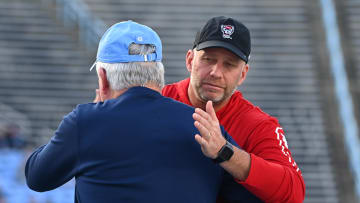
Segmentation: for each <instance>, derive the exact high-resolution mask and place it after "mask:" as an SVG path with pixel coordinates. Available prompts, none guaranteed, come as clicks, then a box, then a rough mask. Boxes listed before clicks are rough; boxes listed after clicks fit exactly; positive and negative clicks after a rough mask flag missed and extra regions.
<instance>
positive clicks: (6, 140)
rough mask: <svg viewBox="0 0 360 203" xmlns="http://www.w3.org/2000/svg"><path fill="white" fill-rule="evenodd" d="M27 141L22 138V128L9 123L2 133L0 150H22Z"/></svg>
mask: <svg viewBox="0 0 360 203" xmlns="http://www.w3.org/2000/svg"><path fill="white" fill-rule="evenodd" d="M25 143H26V142H25V141H24V139H23V138H22V137H21V134H20V127H19V126H18V125H17V124H15V123H9V124H7V125H5V126H3V127H2V130H1V131H0V148H12V149H22V148H23V147H25Z"/></svg>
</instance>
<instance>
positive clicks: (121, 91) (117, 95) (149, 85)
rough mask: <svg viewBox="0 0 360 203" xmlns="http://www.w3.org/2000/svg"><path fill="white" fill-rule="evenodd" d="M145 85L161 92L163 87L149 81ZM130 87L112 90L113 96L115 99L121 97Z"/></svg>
mask: <svg viewBox="0 0 360 203" xmlns="http://www.w3.org/2000/svg"><path fill="white" fill-rule="evenodd" d="M134 87H136V86H134ZM143 87H146V88H149V89H152V90H154V91H157V92H159V93H160V94H161V89H160V87H158V86H157V85H154V84H151V83H148V84H146V85H144V86H143ZM128 89H129V88H124V89H121V90H112V93H111V98H113V99H115V98H117V97H119V96H120V95H122V94H124V93H125V92H126V91H127V90H128Z"/></svg>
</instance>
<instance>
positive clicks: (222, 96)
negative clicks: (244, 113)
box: [195, 82, 236, 104]
mask: <svg viewBox="0 0 360 203" xmlns="http://www.w3.org/2000/svg"><path fill="white" fill-rule="evenodd" d="M235 90H236V87H234V88H233V89H232V90H229V88H228V87H227V88H225V89H224V92H222V93H221V94H220V95H218V96H216V97H210V96H208V95H207V93H206V91H204V90H203V89H202V84H201V82H198V83H196V85H195V92H196V94H197V96H198V97H199V98H200V99H201V100H202V102H207V101H212V102H213V103H214V104H220V103H222V102H223V101H225V100H226V99H228V98H229V97H231V95H233V93H234V92H235Z"/></svg>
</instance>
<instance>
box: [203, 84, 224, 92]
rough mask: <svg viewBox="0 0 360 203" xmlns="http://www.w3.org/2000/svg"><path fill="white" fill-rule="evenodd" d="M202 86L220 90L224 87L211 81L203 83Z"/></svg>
mask: <svg viewBox="0 0 360 203" xmlns="http://www.w3.org/2000/svg"><path fill="white" fill-rule="evenodd" d="M202 86H203V87H204V88H207V89H212V90H222V89H224V88H223V87H222V86H220V85H216V84H212V83H203V84H202Z"/></svg>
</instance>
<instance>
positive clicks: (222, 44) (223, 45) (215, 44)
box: [196, 40, 248, 63]
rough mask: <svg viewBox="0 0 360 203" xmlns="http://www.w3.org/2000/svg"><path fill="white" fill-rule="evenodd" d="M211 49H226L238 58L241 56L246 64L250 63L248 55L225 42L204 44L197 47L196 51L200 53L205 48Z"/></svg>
mask: <svg viewBox="0 0 360 203" xmlns="http://www.w3.org/2000/svg"><path fill="white" fill-rule="evenodd" d="M211 47H221V48H225V49H227V50H229V51H231V52H233V53H234V54H236V55H237V56H239V57H240V58H241V59H242V60H243V61H245V62H246V63H247V62H248V57H246V55H245V54H244V53H243V52H242V51H241V50H240V49H238V48H237V47H235V46H234V45H232V44H230V43H227V42H223V41H216V40H212V41H206V42H202V43H200V44H198V45H197V46H196V50H198V51H199V50H202V49H205V48H211Z"/></svg>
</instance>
